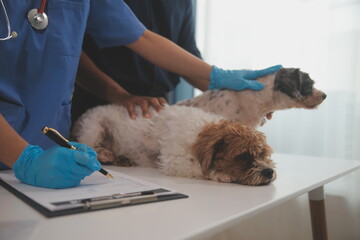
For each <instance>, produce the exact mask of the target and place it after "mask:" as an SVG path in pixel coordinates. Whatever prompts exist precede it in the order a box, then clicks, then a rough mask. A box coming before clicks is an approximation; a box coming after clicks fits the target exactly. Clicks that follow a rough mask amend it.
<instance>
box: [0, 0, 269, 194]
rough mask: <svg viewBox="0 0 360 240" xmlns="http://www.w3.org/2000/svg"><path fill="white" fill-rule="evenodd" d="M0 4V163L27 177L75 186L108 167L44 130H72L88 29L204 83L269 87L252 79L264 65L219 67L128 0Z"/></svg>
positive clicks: (3, 0)
mask: <svg viewBox="0 0 360 240" xmlns="http://www.w3.org/2000/svg"><path fill="white" fill-rule="evenodd" d="M0 5H1V6H0V8H2V10H3V11H2V10H0V11H1V12H0V14H3V15H2V16H1V18H0V19H5V20H6V21H1V22H0V24H4V27H1V28H0V40H1V41H0V53H1V54H0V113H1V115H0V129H1V134H0V162H2V163H5V164H6V165H7V166H9V167H11V168H13V169H14V172H15V176H16V177H17V178H18V179H19V180H20V181H22V182H24V183H26V184H30V185H34V186H39V187H47V188H67V187H74V186H77V185H79V183H80V181H81V180H82V179H83V178H85V177H86V176H88V175H90V174H91V173H93V172H94V171H96V170H99V169H100V167H101V166H100V164H99V162H98V161H97V159H96V153H95V152H94V151H93V150H92V149H90V148H88V147H87V146H85V145H82V144H77V143H74V145H75V147H77V148H78V151H74V150H71V149H65V148H62V147H56V146H55V147H54V143H53V142H51V141H50V140H49V139H48V138H46V137H45V136H44V135H42V133H41V129H42V128H43V127H44V126H50V127H53V128H55V129H57V130H58V131H59V132H61V133H62V134H63V135H64V136H65V137H66V138H68V137H69V130H70V125H71V121H70V106H71V95H72V90H73V87H74V81H75V75H76V70H77V67H78V61H79V57H80V55H81V45H82V39H83V36H84V34H85V32H86V33H88V34H89V35H91V36H92V38H93V39H94V41H95V42H96V44H97V45H98V46H99V47H100V48H106V47H111V46H118V45H126V46H127V47H129V48H130V49H132V50H133V51H135V52H137V53H138V54H139V55H141V56H142V57H144V58H145V59H147V60H149V61H151V62H153V63H154V64H156V65H158V66H160V67H164V68H165V69H167V70H169V71H172V72H175V73H177V74H179V75H182V76H185V77H186V78H188V79H197V81H198V82H202V83H203V84H208V83H209V79H210V85H209V88H212V89H216V88H232V89H237V90H240V89H243V88H252V89H261V88H262V87H263V86H262V85H261V84H260V83H258V82H255V81H248V80H247V79H253V78H256V74H257V73H258V72H253V71H225V70H222V69H220V68H217V67H211V66H210V65H208V64H206V63H204V62H203V61H202V60H200V59H199V58H196V57H194V56H193V55H191V54H189V53H188V52H186V51H184V50H183V49H181V48H179V47H177V46H176V45H175V44H174V43H172V42H170V41H169V40H166V39H165V38H163V37H160V36H159V35H157V34H154V33H152V32H150V31H148V30H146V28H145V27H144V26H143V25H142V24H141V23H140V22H139V21H138V20H137V18H136V17H135V16H134V15H133V13H132V12H131V10H130V9H129V8H128V7H127V6H126V4H125V3H124V2H123V1H120V0H119V1H112V0H102V1H97V0H76V1H75V0H66V1H65V0H64V1H48V2H47V1H46V0H42V1H41V4H40V3H39V1H35V0H29V1H27V2H26V3H25V2H23V1H13V0H0ZM39 5H40V6H39ZM270 70H271V71H274V70H275V69H270ZM268 71H269V70H267V72H268ZM262 73H263V72H262ZM254 74H255V75H254ZM210 75H211V77H210ZM102 81H103V83H102V84H103V85H104V86H107V89H110V90H111V91H110V92H109V94H112V93H114V92H116V91H113V89H112V87H111V86H114V85H112V84H114V83H113V82H111V81H110V82H108V81H105V80H102ZM115 90H116V89H115Z"/></svg>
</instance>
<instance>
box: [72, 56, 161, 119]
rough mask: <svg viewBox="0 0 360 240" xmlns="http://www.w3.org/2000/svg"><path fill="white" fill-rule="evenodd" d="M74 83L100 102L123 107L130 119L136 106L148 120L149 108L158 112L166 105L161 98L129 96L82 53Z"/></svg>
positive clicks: (133, 117)
mask: <svg viewBox="0 0 360 240" xmlns="http://www.w3.org/2000/svg"><path fill="white" fill-rule="evenodd" d="M76 83H77V84H78V85H79V86H81V87H82V88H83V89H85V90H87V91H88V92H90V93H91V94H93V95H94V96H96V97H98V98H100V99H102V100H105V101H107V102H111V103H115V104H118V105H122V106H125V107H126V108H127V110H128V112H129V116H130V117H131V118H132V119H135V118H136V113H135V110H134V107H135V106H136V105H139V106H140V107H141V109H142V112H143V116H144V117H146V118H150V117H151V115H150V113H149V106H152V107H154V109H155V110H156V111H160V110H161V109H162V107H163V105H164V104H165V103H166V100H165V99H164V98H162V97H143V96H135V95H131V94H130V93H128V92H127V91H126V90H125V89H124V88H122V87H121V86H120V85H119V84H118V83H117V82H115V81H114V80H113V79H112V78H111V77H110V76H108V75H107V74H105V73H104V72H102V71H101V70H100V69H99V68H98V67H97V66H96V65H95V63H94V62H93V61H92V60H91V59H90V58H89V57H88V56H87V55H86V53H84V52H82V53H81V56H80V62H79V68H78V72H77V78H76Z"/></svg>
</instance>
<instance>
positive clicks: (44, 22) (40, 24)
mask: <svg viewBox="0 0 360 240" xmlns="http://www.w3.org/2000/svg"><path fill="white" fill-rule="evenodd" d="M0 3H1V6H2V9H3V10H4V15H5V21H6V26H7V36H6V37H4V38H0V41H6V40H9V39H11V38H16V37H17V32H15V31H11V25H10V20H9V16H8V14H7V11H6V8H5V5H4V3H3V0H0ZM45 6H46V0H41V5H40V8H39V9H37V8H34V9H31V10H30V11H29V12H28V15H27V18H28V20H29V22H30V24H31V26H32V27H33V28H34V29H36V30H44V29H45V28H46V27H47V26H48V24H49V19H48V17H47V15H46V13H45V12H44V10H45Z"/></svg>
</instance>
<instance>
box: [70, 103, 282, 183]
mask: <svg viewBox="0 0 360 240" xmlns="http://www.w3.org/2000/svg"><path fill="white" fill-rule="evenodd" d="M136 110H137V114H138V116H139V117H138V118H137V119H136V120H133V119H130V117H129V114H128V112H127V110H126V108H124V107H121V106H117V105H106V106H99V107H96V108H93V109H90V110H88V111H87V112H86V113H85V114H84V115H82V116H81V117H80V119H79V120H78V121H77V122H76V123H75V125H74V128H73V137H74V138H75V140H76V141H79V142H81V143H85V144H87V145H88V146H90V147H92V148H94V149H95V150H96V151H97V153H98V159H99V160H100V161H101V162H102V163H109V164H114V165H120V166H131V165H140V166H156V167H159V169H160V171H161V172H162V173H164V174H166V175H171V176H179V177H188V178H202V179H210V180H214V181H219V182H232V183H239V184H245V185H264V184H268V183H270V182H271V181H273V180H274V179H275V178H276V173H275V171H274V163H273V161H272V160H271V159H270V155H271V152H272V151H271V148H270V146H269V145H268V144H267V143H266V139H265V136H264V134H263V133H260V132H258V131H257V130H255V129H253V128H252V127H250V126H248V125H247V124H243V123H239V122H233V121H230V120H226V119H225V118H224V117H222V116H220V115H215V114H212V113H206V112H204V111H202V110H200V109H198V108H192V107H185V106H176V105H173V106H165V108H164V109H163V110H162V111H160V112H159V113H156V112H155V111H154V110H153V109H151V110H150V111H151V114H152V116H153V117H152V118H151V119H147V118H143V117H141V116H142V114H141V110H140V108H137V109H136Z"/></svg>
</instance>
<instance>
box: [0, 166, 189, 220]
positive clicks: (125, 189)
mask: <svg viewBox="0 0 360 240" xmlns="http://www.w3.org/2000/svg"><path fill="white" fill-rule="evenodd" d="M111 175H113V176H114V179H115V182H114V181H113V180H111V179H110V180H109V179H105V178H104V176H103V175H101V174H96V173H94V174H92V175H91V176H89V177H87V178H85V179H84V180H83V181H82V182H81V184H80V186H78V187H75V188H70V189H46V188H38V187H33V186H30V185H26V184H23V183H20V181H19V180H17V179H16V178H15V176H14V174H13V171H11V170H7V171H1V172H0V185H1V186H3V187H4V188H5V189H7V190H8V191H9V192H11V193H12V194H14V195H15V196H16V197H18V198H20V199H21V200H22V201H24V202H25V203H26V204H28V205H29V206H31V207H33V208H34V209H35V210H37V211H38V212H40V213H41V214H43V215H44V216H45V217H48V218H52V217H58V216H65V215H70V214H77V213H85V212H91V211H98V210H104V209H110V208H118V207H125V206H132V205H139V204H147V203H155V202H162V201H168V200H174V199H182V198H188V196H187V195H185V194H182V193H179V192H177V191H174V190H171V189H168V188H164V187H162V186H159V185H156V184H153V183H150V182H146V181H143V180H140V179H137V178H134V177H131V176H128V175H125V174H121V173H118V172H113V171H112V172H111ZM57 197H59V199H57Z"/></svg>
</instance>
